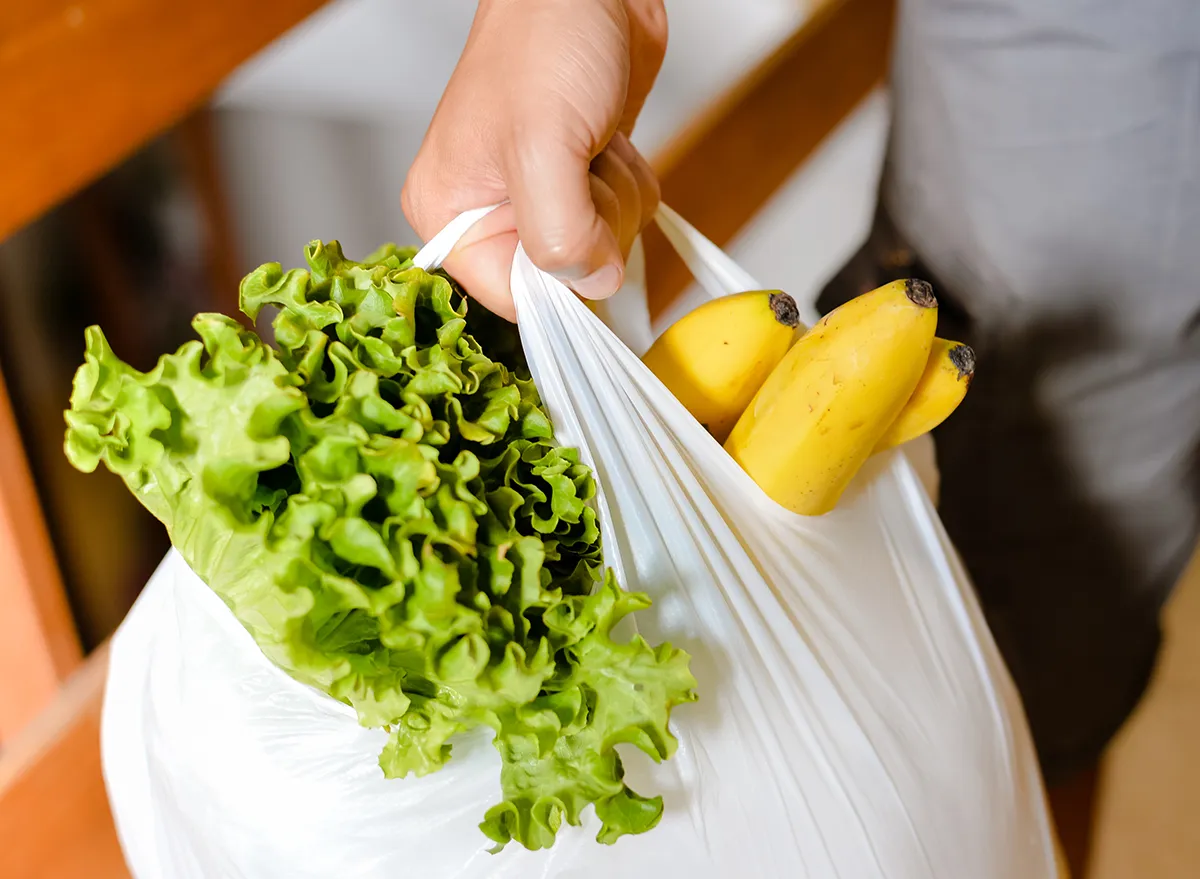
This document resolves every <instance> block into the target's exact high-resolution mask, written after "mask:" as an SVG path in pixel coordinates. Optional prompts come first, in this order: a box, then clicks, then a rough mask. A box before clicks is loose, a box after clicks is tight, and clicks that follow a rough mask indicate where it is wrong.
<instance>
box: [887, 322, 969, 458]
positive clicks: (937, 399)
mask: <svg viewBox="0 0 1200 879" xmlns="http://www.w3.org/2000/svg"><path fill="white" fill-rule="evenodd" d="M974 375H975V352H974V351H972V350H971V348H970V346H968V345H964V344H962V343H961V342H950V341H947V340H946V339H934V340H933V348H932V349H931V350H930V352H929V362H928V363H927V364H926V365H925V372H924V374H922V376H921V380H920V381H918V382H917V388H916V390H915V391H913V395H912V396H911V397H910V398H909V400H908V402H907V403H905V404H904V408H903V409H901V410H900V414H899V415H897V416H896V420H895V421H893V422H892V426H891V427H889V428H888V429H887V432H886V433H885V434H884V435H883V439H881V440H880V441H879V443H878V445H876V446H875V451H876V452H882V451H883V450H884V449H890V448H893V447H894V446H898V445H901V444H902V443H906V442H908V441H909V440H912V439H916V438H917V437H919V436H921V435H922V434H925V433H928V432H929V431H931V430H933V429H934V428H935V427H937V426H938V425H939V424H941V423H942V422H943V421H945V420H946V418H947V417H949V415H950V413H951V412H953V411H954V410H955V409H956V408H958V404H959V403H961V402H962V401H963V398H964V397H965V396H966V395H967V388H969V387H970V386H971V378H972V376H974Z"/></svg>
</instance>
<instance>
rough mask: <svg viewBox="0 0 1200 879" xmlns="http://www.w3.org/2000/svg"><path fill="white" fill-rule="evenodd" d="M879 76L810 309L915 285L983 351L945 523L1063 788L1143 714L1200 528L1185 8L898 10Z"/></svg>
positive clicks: (1197, 289)
mask: <svg viewBox="0 0 1200 879" xmlns="http://www.w3.org/2000/svg"><path fill="white" fill-rule="evenodd" d="M893 65H894V66H893V99H894V104H893V106H894V122H893V131H892V137H891V142H890V147H889V152H888V160H887V163H886V167H885V173H884V178H883V183H882V187H881V192H882V204H883V209H882V210H881V212H880V216H879V219H878V222H877V223H876V227H875V230H874V232H873V233H872V239H871V241H870V242H869V243H868V245H867V247H866V248H865V249H864V251H863V253H862V254H860V255H859V257H858V258H856V260H855V262H854V263H852V264H851V266H849V267H847V270H846V271H844V272H843V273H842V275H841V276H839V278H837V279H835V281H834V282H833V283H831V285H830V287H829V288H828V289H827V290H826V291H825V293H824V294H823V296H822V299H821V302H820V304H821V306H822V307H823V308H824V309H826V310H828V309H829V308H831V307H833V306H835V305H836V304H838V303H839V302H840V301H844V300H845V299H846V298H848V297H849V296H852V295H854V294H856V293H858V292H860V291H861V289H863V288H865V287H867V286H869V285H873V284H875V283H881V282H882V281H884V280H888V279H890V278H891V277H896V276H899V275H901V274H904V273H912V274H924V275H927V276H928V280H931V281H933V282H934V284H935V289H936V290H937V292H938V295H939V299H940V300H941V301H942V303H943V307H942V321H941V325H940V327H939V333H940V334H941V335H947V336H954V337H958V338H964V339H965V340H966V341H968V342H971V343H972V344H973V345H974V346H975V347H976V348H977V349H978V354H979V364H980V365H979V372H978V374H977V378H976V381H975V384H974V386H973V387H972V390H971V393H970V394H969V395H968V399H967V402H966V403H965V404H964V406H963V407H962V408H961V409H960V410H959V412H958V413H956V414H955V415H954V416H953V417H952V418H951V419H950V420H949V421H948V422H947V423H946V425H944V427H943V428H942V429H940V430H939V431H938V432H937V434H936V438H937V445H938V460H939V467H940V469H941V472H942V477H941V478H942V482H941V511H942V516H943V519H944V520H945V522H946V525H947V528H948V530H949V531H950V533H951V536H952V537H953V539H954V541H955V543H956V544H957V546H958V547H959V549H960V551H961V552H962V554H963V556H964V560H965V562H966V564H967V567H968V569H969V570H970V572H971V574H972V577H973V579H974V581H975V583H976V587H977V589H978V590H979V593H980V597H981V599H982V603H983V605H984V609H985V611H986V612H987V615H988V619H989V622H990V623H991V626H992V629H993V632H994V633H995V635H996V638H997V641H998V643H999V645H1000V647H1001V649H1002V651H1003V652H1004V654H1005V657H1006V659H1007V661H1008V663H1009V667H1010V669H1011V670H1012V672H1013V676H1014V678H1015V680H1016V682H1017V685H1018V687H1019V688H1020V690H1021V693H1022V695H1023V698H1024V700H1025V704H1026V710H1027V712H1028V715H1029V719H1030V722H1031V725H1032V727H1033V731H1034V736H1035V739H1036V740H1037V743H1038V747H1039V751H1040V753H1041V755H1042V759H1043V765H1044V767H1045V769H1046V772H1047V775H1048V776H1049V777H1050V778H1051V779H1054V778H1057V777H1058V776H1061V775H1063V774H1066V773H1068V772H1070V771H1071V770H1072V769H1074V768H1075V767H1077V766H1080V765H1083V764H1086V763H1088V762H1090V761H1091V760H1094V759H1095V757H1096V756H1097V754H1098V753H1099V751H1100V750H1101V749H1102V748H1103V746H1104V745H1105V744H1106V743H1107V741H1108V740H1109V739H1110V738H1111V736H1112V735H1113V733H1114V732H1115V731H1116V729H1117V728H1118V727H1119V725H1120V724H1121V723H1122V722H1123V721H1124V719H1125V718H1126V717H1127V716H1128V714H1129V712H1130V711H1131V710H1132V708H1133V707H1134V705H1135V704H1136V700H1137V699H1138V697H1139V696H1140V695H1141V692H1142V690H1143V688H1144V686H1145V683H1146V679H1147V676H1148V674H1149V673H1150V671H1151V669H1152V665H1153V661H1154V657H1155V653H1156V650H1157V645H1158V615H1159V611H1160V610H1161V607H1162V603H1163V601H1164V600H1165V599H1166V598H1167V596H1168V595H1169V592H1170V589H1171V587H1172V586H1173V584H1174V583H1175V581H1176V579H1177V578H1178V576H1179V574H1180V572H1181V570H1182V568H1183V566H1184V564H1185V563H1186V561H1187V559H1188V557H1189V555H1190V553H1191V551H1192V549H1193V547H1194V545H1195V541H1196V537H1197V528H1198V522H1200V480H1198V478H1197V473H1198V466H1197V451H1198V442H1200V2H1198V0H1108V2H1104V0H901V2H900V14H899V25H898V34H897V38H896V43H895V47H894V60H893ZM892 223H894V225H895V228H892V225H891V224H892Z"/></svg>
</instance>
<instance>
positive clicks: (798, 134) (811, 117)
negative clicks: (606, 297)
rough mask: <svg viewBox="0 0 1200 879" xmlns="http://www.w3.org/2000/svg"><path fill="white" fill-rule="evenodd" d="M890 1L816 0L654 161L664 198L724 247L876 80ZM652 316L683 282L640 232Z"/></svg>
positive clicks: (662, 243)
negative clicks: (779, 41) (785, 37)
mask: <svg viewBox="0 0 1200 879" xmlns="http://www.w3.org/2000/svg"><path fill="white" fill-rule="evenodd" d="M894 7H895V0H822V2H821V3H819V4H818V5H817V6H816V7H815V8H814V9H813V11H812V13H811V15H810V17H809V18H808V19H807V20H806V21H805V22H804V24H803V25H801V27H800V28H799V29H798V30H797V31H796V33H795V34H793V35H792V36H791V37H790V38H789V39H788V40H787V41H786V42H785V43H784V44H783V45H782V46H780V47H779V49H778V50H777V51H776V52H775V53H774V54H772V55H771V56H770V57H769V58H767V59H766V60H765V61H763V62H762V63H761V64H759V65H758V67H756V68H755V69H754V70H753V71H752V72H751V73H750V74H749V75H747V76H746V77H744V78H743V79H742V80H741V81H740V82H738V83H737V84H736V85H735V86H734V87H733V88H732V89H731V90H730V91H729V92H727V93H726V94H725V95H724V96H723V97H722V98H721V99H719V100H718V101H717V102H716V103H714V104H713V105H712V106H711V107H710V108H709V110H708V111H707V112H706V113H704V114H702V115H701V116H700V117H699V118H698V119H697V120H696V121H695V122H693V123H692V124H691V125H689V126H688V127H687V128H686V129H684V131H683V132H682V133H681V134H680V135H679V136H678V137H676V138H675V139H674V140H673V141H672V142H671V143H670V144H669V145H668V146H667V147H666V149H665V150H664V151H663V152H662V153H661V154H660V155H659V156H658V157H657V158H656V160H655V161H654V166H655V169H656V170H657V171H658V174H659V177H660V180H661V182H662V196H663V201H664V202H666V203H667V204H669V205H670V206H671V207H673V208H675V210H677V211H679V213H681V214H682V215H683V216H684V217H686V218H687V219H688V221H689V222H691V223H692V224H693V225H695V226H696V228H698V229H699V230H700V231H701V232H703V233H704V234H705V235H707V236H708V237H709V238H711V239H712V240H713V241H714V242H716V243H717V244H718V245H724V244H726V243H727V242H728V241H729V240H730V239H731V238H733V236H734V235H736V234H737V232H738V231H739V230H740V229H741V228H742V227H743V226H744V225H745V224H746V223H747V222H748V221H749V220H750V219H751V218H752V217H753V216H754V215H755V214H756V213H757V212H758V210H759V209H760V208H761V207H762V206H763V204H764V203H765V202H766V201H767V199H769V198H770V197H771V195H772V194H773V193H774V192H775V190H777V189H778V188H779V186H780V185H781V184H782V183H783V182H784V181H786V180H787V179H788V177H789V176H790V175H791V174H792V173H793V172H794V171H795V170H796V169H797V168H798V167H799V166H800V164H801V163H802V162H803V161H804V160H805V159H806V158H808V156H809V155H810V154H811V153H812V152H813V150H815V149H816V148H817V146H818V145H820V143H821V141H822V140H824V139H825V137H826V136H827V135H828V134H829V133H830V132H831V131H833V129H834V128H836V127H837V125H838V123H840V122H841V121H842V120H843V119H845V118H846V116H847V115H849V113H850V112H851V111H852V110H853V109H854V108H855V107H856V106H857V105H858V104H859V102H861V101H862V100H863V98H865V97H866V96H867V95H868V94H869V93H870V92H871V91H872V90H873V89H874V88H875V87H876V86H878V85H879V84H880V83H881V82H882V81H883V80H884V78H885V76H886V74H887V70H888V54H889V49H890V43H891V35H892V22H893V19H894V14H895V8H894ZM645 245H646V276H647V284H648V287H649V291H650V312H651V315H653V316H657V315H659V314H661V313H662V312H663V311H664V310H665V309H666V308H667V307H668V306H669V305H670V304H671V303H672V302H673V301H674V300H675V298H676V297H677V296H678V295H679V294H680V293H681V292H682V291H683V290H684V289H685V288H686V286H687V285H688V283H689V281H690V277H689V275H688V273H687V269H685V268H684V266H683V263H681V262H680V261H679V259H678V257H676V256H675V254H674V253H673V252H672V251H671V249H670V248H669V247H668V245H667V242H666V240H665V239H664V238H663V237H662V235H661V233H659V232H658V231H657V230H655V229H650V230H648V232H647V234H646V236H645Z"/></svg>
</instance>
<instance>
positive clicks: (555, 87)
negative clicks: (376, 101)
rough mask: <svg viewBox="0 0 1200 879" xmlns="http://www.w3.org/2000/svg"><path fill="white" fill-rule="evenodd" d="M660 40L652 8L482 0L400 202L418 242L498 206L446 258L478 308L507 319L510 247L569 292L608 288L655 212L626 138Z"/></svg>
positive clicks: (648, 1)
mask: <svg viewBox="0 0 1200 879" xmlns="http://www.w3.org/2000/svg"><path fill="white" fill-rule="evenodd" d="M666 42H667V21H666V12H665V10H664V8H663V3H662V0H481V2H480V3H479V8H478V11H477V12H476V15H475V21H474V23H473V24H472V26H471V33H470V35H469V36H468V38H467V45H466V48H465V49H464V50H463V54H462V57H461V59H460V60H459V63H458V66H457V68H455V71H454V75H453V76H452V77H451V79H450V83H449V85H448V86H447V87H446V92H445V94H444V95H443V96H442V100H441V103H440V104H439V105H438V109H437V112H436V113H435V114H434V118H433V122H432V123H431V124H430V127H429V131H428V133H427V134H426V136H425V141H424V143H423V144H422V146H421V149H420V152H419V153H418V155H417V158H416V161H414V163H413V166H412V169H411V170H410V171H409V174H408V180H407V181H406V182H405V185H404V194H403V204H404V213H405V215H406V216H407V217H408V220H409V222H410V223H411V224H412V227H413V229H415V230H416V232H417V234H418V235H420V236H421V237H422V238H423V239H425V240H428V239H429V238H430V237H432V236H433V235H434V234H436V233H437V232H438V231H439V230H440V229H441V228H442V227H443V226H444V225H445V224H446V223H447V222H449V221H450V220H451V219H453V218H454V217H455V216H456V215H458V214H459V213H461V212H463V211H465V210H468V209H470V208H477V207H482V206H484V205H488V204H495V203H497V202H501V201H504V200H505V199H508V200H509V201H510V204H508V205H505V206H504V207H502V208H499V209H498V210H495V211H493V212H492V213H491V214H489V215H488V216H487V217H486V218H485V219H484V220H483V221H481V222H480V223H478V224H477V225H476V226H475V228H474V229H473V230H472V231H471V232H470V233H468V235H467V236H466V238H464V240H463V241H462V242H461V243H460V244H459V246H458V247H457V248H456V249H455V251H454V253H453V254H451V256H450V258H449V259H448V260H447V261H446V270H447V271H448V272H450V274H451V275H453V276H454V277H455V278H456V279H458V280H459V281H460V282H461V283H462V284H463V286H464V287H465V288H466V289H467V291H468V292H469V293H470V294H471V295H472V296H473V297H474V298H475V299H477V300H478V301H479V302H481V303H482V304H483V305H484V306H485V307H486V308H488V309H490V310H491V311H494V312H496V313H497V314H499V315H501V316H503V317H506V318H508V319H510V320H512V319H514V318H515V311H514V308H513V303H512V296H511V294H510V292H509V283H508V282H509V273H510V271H511V268H512V260H513V254H514V253H515V251H516V246H517V241H518V239H519V240H520V241H521V242H522V243H523V244H524V246H525V250H526V251H527V252H528V254H529V257H530V259H532V260H533V262H534V264H535V265H537V266H538V267H539V268H541V269H543V270H544V271H547V272H551V273H553V274H554V275H556V276H557V277H558V278H560V279H561V280H562V281H563V282H564V283H566V284H568V285H569V286H570V287H572V288H573V289H574V290H575V291H576V292H577V293H578V294H580V295H581V296H584V297H587V298H591V299H602V298H605V297H607V296H610V295H612V294H613V293H615V292H616V290H617V288H618V287H620V285H621V281H622V278H623V275H624V262H625V257H627V256H628V254H629V249H630V248H631V247H632V245H633V241H634V239H635V238H636V237H637V235H638V233H639V232H641V230H642V229H643V228H644V227H645V225H646V224H647V223H648V222H650V220H651V218H652V217H653V215H654V210H655V208H656V207H657V205H658V196H659V191H658V181H657V180H656V179H655V177H654V174H653V172H652V171H651V170H650V166H649V165H648V164H647V163H646V160H645V159H644V158H642V156H641V155H640V154H639V153H638V152H637V150H636V149H634V147H633V145H632V144H631V143H630V141H629V133H630V131H631V130H632V128H633V124H634V122H635V120H636V119H637V115H638V113H639V112H640V110H641V108H642V104H643V102H644V101H645V99H646V94H647V93H648V92H649V91H650V87H651V85H653V83H654V78H655V77H656V76H657V75H658V70H659V67H660V66H661V65H662V59H663V53H664V52H665V50H666Z"/></svg>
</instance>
